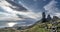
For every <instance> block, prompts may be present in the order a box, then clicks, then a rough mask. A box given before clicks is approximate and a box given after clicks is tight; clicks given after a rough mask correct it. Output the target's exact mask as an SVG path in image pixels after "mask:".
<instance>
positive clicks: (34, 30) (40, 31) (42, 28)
mask: <svg viewBox="0 0 60 32" xmlns="http://www.w3.org/2000/svg"><path fill="white" fill-rule="evenodd" d="M57 22H60V20H58V21H57ZM53 25H55V26H58V27H60V23H58V24H57V25H56V24H53ZM53 25H52V24H51V23H50V22H46V23H37V24H35V25H34V26H33V27H31V28H28V29H25V30H17V29H12V28H8V29H4V28H3V29H0V32H51V29H47V27H48V28H51V26H53ZM57 31H58V32H60V28H59V29H57Z"/></svg>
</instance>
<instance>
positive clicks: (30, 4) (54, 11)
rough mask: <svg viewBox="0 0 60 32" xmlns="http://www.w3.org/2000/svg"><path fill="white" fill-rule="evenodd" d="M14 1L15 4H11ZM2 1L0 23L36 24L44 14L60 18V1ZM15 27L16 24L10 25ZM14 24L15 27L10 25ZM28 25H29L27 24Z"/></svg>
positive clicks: (0, 0)
mask: <svg viewBox="0 0 60 32" xmlns="http://www.w3.org/2000/svg"><path fill="white" fill-rule="evenodd" d="M10 1H13V2H10ZM10 1H9V0H8V1H6V0H0V21H18V20H19V21H24V20H25V21H26V22H30V21H31V20H32V21H34V23H35V22H36V21H38V20H40V19H41V18H42V12H46V15H48V14H50V15H51V17H53V16H57V17H60V0H15V1H14V0H10ZM8 24H9V25H7V26H13V25H14V24H16V23H8ZM10 24H13V25H10ZM26 24H27V23H26Z"/></svg>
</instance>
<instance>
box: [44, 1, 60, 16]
mask: <svg viewBox="0 0 60 32" xmlns="http://www.w3.org/2000/svg"><path fill="white" fill-rule="evenodd" d="M57 3H58V2H57V1H55V0H52V1H51V2H50V3H49V4H47V5H45V6H44V9H45V10H46V11H47V14H51V15H57V16H59V12H60V11H59V10H60V9H59V8H58V7H57ZM57 13H58V14H57Z"/></svg>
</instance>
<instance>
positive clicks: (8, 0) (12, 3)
mask: <svg viewBox="0 0 60 32" xmlns="http://www.w3.org/2000/svg"><path fill="white" fill-rule="evenodd" d="M6 1H7V2H8V3H10V4H11V5H12V6H9V7H10V8H12V9H14V10H17V11H27V9H26V8H24V7H23V6H22V5H21V4H18V3H17V2H16V1H11V0H6ZM13 6H14V7H13Z"/></svg>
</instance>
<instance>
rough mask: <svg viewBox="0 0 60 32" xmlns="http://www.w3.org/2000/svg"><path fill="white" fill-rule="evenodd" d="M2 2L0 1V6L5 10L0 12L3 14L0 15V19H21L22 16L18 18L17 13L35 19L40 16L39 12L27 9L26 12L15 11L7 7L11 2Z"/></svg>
mask: <svg viewBox="0 0 60 32" xmlns="http://www.w3.org/2000/svg"><path fill="white" fill-rule="evenodd" d="M4 3H6V4H4ZM4 3H3V2H2V4H1V3H0V4H1V5H0V6H1V7H2V8H3V9H4V11H5V12H3V13H0V14H2V15H3V16H0V18H1V20H9V21H10V20H11V21H14V20H15V21H16V20H23V19H22V18H19V16H18V15H17V14H19V15H23V16H25V17H26V18H32V19H35V20H38V18H40V16H41V13H40V14H39V13H34V12H32V11H31V12H30V11H29V10H28V12H21V11H20V12H19V11H16V10H14V9H12V8H10V7H9V6H11V4H9V3H8V2H5V1H4ZM23 16H22V17H23ZM25 17H23V18H25Z"/></svg>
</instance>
